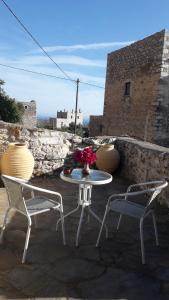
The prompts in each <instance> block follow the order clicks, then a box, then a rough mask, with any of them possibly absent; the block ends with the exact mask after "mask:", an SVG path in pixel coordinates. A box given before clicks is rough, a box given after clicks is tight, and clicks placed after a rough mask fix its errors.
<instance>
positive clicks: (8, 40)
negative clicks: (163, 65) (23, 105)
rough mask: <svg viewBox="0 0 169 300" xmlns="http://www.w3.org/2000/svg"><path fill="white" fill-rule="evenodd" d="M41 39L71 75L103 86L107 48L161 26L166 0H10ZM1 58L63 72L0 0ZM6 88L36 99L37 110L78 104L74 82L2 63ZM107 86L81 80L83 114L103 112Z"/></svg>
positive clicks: (167, 22)
mask: <svg viewBox="0 0 169 300" xmlns="http://www.w3.org/2000/svg"><path fill="white" fill-rule="evenodd" d="M6 2H7V4H9V6H10V7H11V8H12V10H13V11H14V12H15V13H16V15H17V16H18V17H19V18H20V19H21V20H22V22H23V23H24V24H25V25H26V26H27V28H28V29H29V30H30V31H31V32H32V34H33V35H34V36H35V37H36V38H37V40H38V41H39V42H40V44H41V45H42V46H43V47H44V48H45V49H46V50H47V51H48V53H49V54H50V55H51V56H52V58H53V59H54V60H55V61H56V63H58V64H59V65H60V66H61V67H62V69H63V70H64V71H66V72H67V73H68V75H69V76H70V77H71V78H73V79H77V78H80V79H81V80H82V81H86V82H89V83H93V84H97V85H100V86H104V84H105V74H106V63H107V53H110V52H112V51H114V50H116V49H119V48H121V47H124V46H126V45H128V44H130V43H131V42H133V41H137V40H139V39H142V38H144V37H145V36H148V35H151V34H153V33H155V32H157V31H160V30H162V29H163V28H166V29H167V28H168V29H169V17H168V11H169V1H168V0H162V1H157V0H147V1H146V0H142V1H140V0H135V1H134V0H128V1H125V0H118V1H117V0H116V1H115V0H85V1H82V0H78V1H77V0H48V1H45V0H36V1H35V0H29V1H27V0H6ZM0 63H2V64H7V65H11V66H14V67H19V68H26V69H29V70H33V71H37V72H43V73H47V74H52V75H56V76H61V77H63V74H62V73H61V72H60V71H59V70H58V69H57V68H56V67H55V66H54V65H53V64H52V62H50V61H49V59H48V58H47V57H45V56H44V55H43V53H42V52H41V51H40V50H39V49H38V47H37V46H36V45H35V44H34V42H33V41H32V40H31V39H30V37H29V36H28V35H27V34H26V33H25V32H24V31H23V29H22V28H21V27H20V25H19V24H18V23H17V22H16V20H15V19H14V17H13V16H12V15H11V14H10V13H9V11H8V10H7V9H6V7H5V6H4V4H3V3H2V2H1V0H0ZM0 78H1V79H3V80H5V82H6V84H5V87H4V88H5V91H6V92H7V93H8V94H9V95H10V96H11V97H15V98H16V99H17V100H18V101H29V100H32V99H34V100H36V101H37V112H38V115H45V116H55V115H56V112H57V110H62V109H66V110H70V109H74V107H75V93H76V86H75V84H73V83H72V82H68V81H61V80H56V79H52V78H48V77H41V76H38V75H33V74H29V73H24V72H21V71H16V70H11V69H7V68H5V67H2V66H0ZM103 103H104V89H98V88H95V87H90V86H87V85H82V84H81V85H80V88H79V108H80V109H81V110H82V112H83V113H84V116H85V117H86V116H89V115H91V114H94V115H97V114H102V112H103Z"/></svg>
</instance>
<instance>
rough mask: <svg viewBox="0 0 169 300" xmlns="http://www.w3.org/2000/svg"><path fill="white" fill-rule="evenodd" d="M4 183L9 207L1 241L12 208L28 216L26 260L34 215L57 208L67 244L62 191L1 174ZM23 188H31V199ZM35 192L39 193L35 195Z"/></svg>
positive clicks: (1, 237)
mask: <svg viewBox="0 0 169 300" xmlns="http://www.w3.org/2000/svg"><path fill="white" fill-rule="evenodd" d="M1 178H2V180H3V182H4V185H5V187H6V191H7V194H8V202H9V207H8V209H7V211H6V214H5V218H4V222H3V226H2V230H1V234H0V242H2V240H3V233H4V229H5V227H6V223H7V217H8V213H9V211H10V210H11V209H14V210H16V211H18V212H19V213H21V214H23V215H24V216H26V217H27V220H28V228H27V234H26V240H25V246H24V251H23V256H22V263H24V262H25V259H26V253H27V249H28V244H29V238H30V232H31V225H32V220H31V217H32V216H36V215H38V214H42V213H45V212H48V211H50V210H57V211H59V212H60V219H61V223H62V234H63V243H64V245H65V244H66V240H65V231H64V218H63V204H62V196H61V194H60V193H57V192H54V191H50V190H46V189H42V188H39V187H35V186H33V185H30V184H27V183H25V181H24V180H22V179H19V178H15V177H11V176H7V175H2V176H1ZM23 189H28V190H30V195H31V197H30V198H29V199H25V198H24V195H23ZM35 192H36V194H37V192H38V195H35ZM41 193H45V194H49V195H54V196H56V198H57V199H56V200H57V201H56V200H52V199H49V198H47V197H44V196H43V195H39V194H41Z"/></svg>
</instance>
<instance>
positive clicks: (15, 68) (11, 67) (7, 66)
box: [0, 63, 76, 82]
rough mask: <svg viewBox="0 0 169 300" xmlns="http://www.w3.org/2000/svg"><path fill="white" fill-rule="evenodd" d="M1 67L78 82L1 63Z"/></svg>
mask: <svg viewBox="0 0 169 300" xmlns="http://www.w3.org/2000/svg"><path fill="white" fill-rule="evenodd" d="M0 66H2V67H6V68H10V69H14V70H19V71H24V72H28V73H33V74H37V75H42V76H47V77H53V78H56V79H62V80H67V81H73V82H76V80H74V79H68V78H65V77H59V76H55V75H52V74H46V73H41V72H36V71H32V70H27V69H24V68H18V67H13V66H9V65H5V64H1V63H0Z"/></svg>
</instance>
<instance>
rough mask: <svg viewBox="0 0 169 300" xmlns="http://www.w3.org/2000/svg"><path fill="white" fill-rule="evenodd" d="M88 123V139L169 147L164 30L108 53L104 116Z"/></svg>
mask: <svg viewBox="0 0 169 300" xmlns="http://www.w3.org/2000/svg"><path fill="white" fill-rule="evenodd" d="M90 121H91V122H90V123H91V126H90V136H95V135H101V134H102V135H115V136H122V135H129V136H132V137H135V138H139V139H143V140H145V141H149V142H153V143H157V144H159V145H163V146H168V145H169V34H168V33H167V32H166V31H165V30H162V31H160V32H157V33H155V34H153V35H151V36H149V37H146V38H144V39H143V40H140V41H138V42H136V43H133V44H131V45H130V46H127V47H124V48H122V49H120V50H117V51H114V52H112V53H110V54H108V61H107V75H106V87H105V100H104V113H103V117H102V118H100V116H99V119H96V117H95V118H94V117H93V116H92V117H91V120H90ZM95 121H97V126H94V125H93V124H94V123H95ZM98 122H99V123H100V126H99V124H98Z"/></svg>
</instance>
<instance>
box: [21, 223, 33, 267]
mask: <svg viewBox="0 0 169 300" xmlns="http://www.w3.org/2000/svg"><path fill="white" fill-rule="evenodd" d="M31 225H32V222H31V219H28V229H27V233H26V240H25V246H24V251H23V256H22V264H24V263H25V260H26V254H27V250H28V245H29V238H30V233H31Z"/></svg>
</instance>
